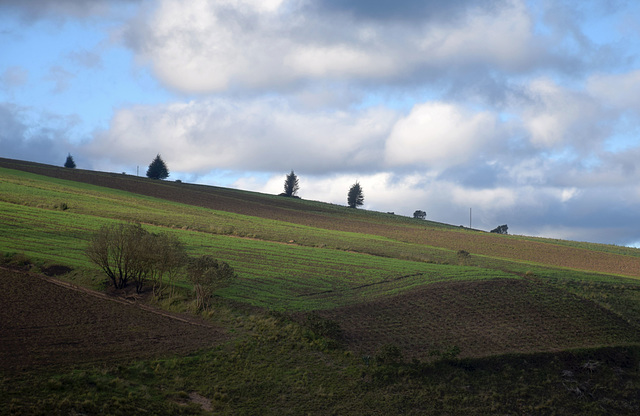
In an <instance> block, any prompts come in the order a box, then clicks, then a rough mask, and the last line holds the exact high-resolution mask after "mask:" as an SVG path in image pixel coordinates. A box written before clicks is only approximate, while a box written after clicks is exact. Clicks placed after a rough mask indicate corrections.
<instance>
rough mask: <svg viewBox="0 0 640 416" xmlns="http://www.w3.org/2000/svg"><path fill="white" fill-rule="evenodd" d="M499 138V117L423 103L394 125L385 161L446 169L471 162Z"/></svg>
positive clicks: (387, 145)
mask: <svg viewBox="0 0 640 416" xmlns="http://www.w3.org/2000/svg"><path fill="white" fill-rule="evenodd" d="M499 137H500V132H499V127H498V126H497V125H496V117H495V116H494V115H492V114H490V113H488V112H477V113H472V112H470V111H465V110H464V109H461V108H458V107H456V106H455V105H452V104H447V103H439V102H432V103H424V104H420V105H416V106H415V107H414V108H413V109H412V110H411V113H410V114H409V115H408V116H407V117H405V118H403V119H400V120H398V122H397V123H396V124H395V125H394V127H393V130H392V131H391V134H390V136H389V139H388V140H387V143H386V155H385V156H386V162H387V164H388V165H389V166H403V165H418V164H422V165H424V166H425V167H427V168H428V169H443V168H447V167H450V166H456V165H459V164H462V163H465V162H468V161H469V160H470V159H472V158H474V157H476V156H477V155H478V154H479V153H483V151H484V150H485V147H486V146H487V145H488V144H489V143H490V141H491V140H494V139H496V138H498V139H499Z"/></svg>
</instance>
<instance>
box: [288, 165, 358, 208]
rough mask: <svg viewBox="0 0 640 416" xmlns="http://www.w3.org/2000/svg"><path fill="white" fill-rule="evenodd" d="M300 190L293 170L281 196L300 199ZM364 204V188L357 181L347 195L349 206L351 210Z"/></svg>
mask: <svg viewBox="0 0 640 416" xmlns="http://www.w3.org/2000/svg"><path fill="white" fill-rule="evenodd" d="M299 190H300V183H299V181H298V177H297V176H296V174H295V172H294V171H293V170H292V171H291V173H289V174H288V175H287V177H286V178H285V180H284V192H282V193H281V194H280V196H286V197H293V198H299V197H298V195H297V193H298V191H299ZM362 204H364V193H363V192H362V186H360V183H359V182H357V181H356V183H354V184H353V185H351V188H349V193H348V194H347V205H348V206H349V208H357V207H359V206H361V205H362Z"/></svg>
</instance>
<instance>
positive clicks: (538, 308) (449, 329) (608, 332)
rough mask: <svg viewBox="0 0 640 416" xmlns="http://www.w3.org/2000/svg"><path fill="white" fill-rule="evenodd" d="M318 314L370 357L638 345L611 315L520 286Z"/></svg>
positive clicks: (433, 289) (492, 284) (477, 284)
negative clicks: (389, 347)
mask: <svg viewBox="0 0 640 416" xmlns="http://www.w3.org/2000/svg"><path fill="white" fill-rule="evenodd" d="M320 314H321V315H322V316H324V317H326V318H329V319H332V320H335V321H337V322H338V323H339V324H340V326H341V328H342V329H343V331H344V338H345V341H346V343H347V344H348V348H349V349H351V350H353V351H356V352H359V353H361V354H366V355H374V354H375V353H376V351H378V350H379V349H380V347H382V346H383V345H385V344H393V345H396V346H398V347H399V348H400V349H401V350H402V352H403V355H404V356H405V358H409V359H410V358H418V359H421V360H425V359H428V358H429V353H430V352H431V351H433V350H435V349H439V350H446V349H449V348H451V347H454V346H457V347H459V348H460V350H461V356H462V357H482V356H490V355H495V354H505V353H530V352H553V351H561V350H566V349H572V348H587V347H598V346H604V345H627V344H634V343H640V333H639V332H638V330H637V328H635V327H633V326H632V325H630V324H629V323H627V322H626V321H624V320H623V319H622V318H620V317H618V316H617V315H615V314H613V313H612V312H610V311H607V310H605V309H603V308H601V307H599V306H598V305H596V304H595V303H593V302H590V301H587V300H585V299H582V298H579V297H577V296H574V295H571V294H568V293H566V292H564V291H561V290H558V289H555V288H553V287H550V286H546V285H543V284H540V283H536V282H531V281H527V280H520V279H513V280H511V279H499V280H489V281H464V282H447V283H444V282H443V283H435V284H431V285H428V286H425V287H423V288H420V289H416V290H413V291H411V292H409V293H406V294H402V295H398V296H395V297H388V298H385V299H380V300H376V301H372V302H369V303H366V304H360V305H355V306H349V307H343V308H338V309H334V310H330V311H323V312H320Z"/></svg>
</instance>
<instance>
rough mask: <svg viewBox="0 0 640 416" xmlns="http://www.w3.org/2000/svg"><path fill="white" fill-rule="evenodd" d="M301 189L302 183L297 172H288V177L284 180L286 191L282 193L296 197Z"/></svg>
mask: <svg viewBox="0 0 640 416" xmlns="http://www.w3.org/2000/svg"><path fill="white" fill-rule="evenodd" d="M299 190H300V185H299V183H298V177H297V176H296V174H295V173H293V170H292V171H291V173H290V174H288V175H287V177H286V179H285V180H284V192H283V193H281V194H280V195H282V196H289V197H295V196H296V194H297V193H298V191H299Z"/></svg>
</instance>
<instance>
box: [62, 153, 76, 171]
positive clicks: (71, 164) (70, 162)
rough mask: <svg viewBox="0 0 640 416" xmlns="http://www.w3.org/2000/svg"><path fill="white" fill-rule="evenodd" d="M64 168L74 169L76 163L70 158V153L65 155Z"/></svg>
mask: <svg viewBox="0 0 640 416" xmlns="http://www.w3.org/2000/svg"><path fill="white" fill-rule="evenodd" d="M64 167H65V168H69V169H75V167H76V162H74V161H73V156H71V153H69V154H68V155H67V161H66V162H64Z"/></svg>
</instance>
